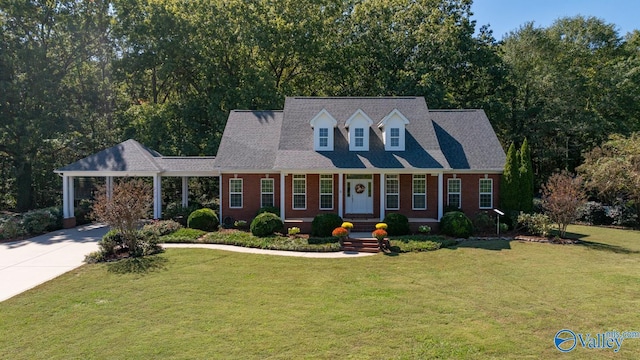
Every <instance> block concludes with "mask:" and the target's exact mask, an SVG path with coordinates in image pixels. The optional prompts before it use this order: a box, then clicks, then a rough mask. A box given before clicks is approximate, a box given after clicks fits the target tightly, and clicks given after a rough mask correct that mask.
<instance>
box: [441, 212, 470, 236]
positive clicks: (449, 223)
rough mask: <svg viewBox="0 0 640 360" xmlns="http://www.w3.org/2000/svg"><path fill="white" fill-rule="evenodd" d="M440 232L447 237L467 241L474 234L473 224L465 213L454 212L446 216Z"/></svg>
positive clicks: (443, 218) (442, 221) (442, 220)
mask: <svg viewBox="0 0 640 360" xmlns="http://www.w3.org/2000/svg"><path fill="white" fill-rule="evenodd" d="M440 232H442V233H443V234H445V235H449V236H453V237H458V238H465V239H466V238H468V237H469V236H471V234H473V224H472V223H471V220H469V218H468V217H467V215H465V214H464V213H462V212H460V211H452V212H448V213H446V214H444V216H443V217H442V219H441V220H440Z"/></svg>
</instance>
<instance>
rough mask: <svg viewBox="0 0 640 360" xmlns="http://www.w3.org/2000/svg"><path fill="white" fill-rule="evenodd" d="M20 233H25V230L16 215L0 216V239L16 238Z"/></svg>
mask: <svg viewBox="0 0 640 360" xmlns="http://www.w3.org/2000/svg"><path fill="white" fill-rule="evenodd" d="M22 235H25V231H24V228H23V227H22V224H21V223H20V219H19V218H18V217H17V216H7V217H1V218H0V240H4V239H16V238H19V237H21V236H22Z"/></svg>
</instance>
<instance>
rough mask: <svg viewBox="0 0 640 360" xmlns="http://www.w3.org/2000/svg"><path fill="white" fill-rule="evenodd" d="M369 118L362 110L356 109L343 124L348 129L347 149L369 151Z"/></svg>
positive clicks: (370, 122) (371, 122)
mask: <svg viewBox="0 0 640 360" xmlns="http://www.w3.org/2000/svg"><path fill="white" fill-rule="evenodd" d="M371 124H373V120H371V119H370V118H369V117H368V116H367V114H365V113H364V111H362V110H360V109H358V111H356V112H355V113H354V114H353V115H351V117H350V118H349V119H347V122H346V123H345V124H344V126H345V127H346V128H347V129H349V150H350V151H369V128H371Z"/></svg>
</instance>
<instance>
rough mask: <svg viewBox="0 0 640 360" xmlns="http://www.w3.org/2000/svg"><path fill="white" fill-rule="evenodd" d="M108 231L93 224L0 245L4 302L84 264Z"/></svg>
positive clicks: (0, 289) (1, 298)
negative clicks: (85, 258)
mask: <svg viewBox="0 0 640 360" xmlns="http://www.w3.org/2000/svg"><path fill="white" fill-rule="evenodd" d="M108 230H109V227H108V226H105V225H102V224H91V225H87V226H80V227H76V228H73V229H66V230H59V231H54V232H50V233H48V234H44V235H40V236H38V237H35V238H31V239H26V240H19V241H14V242H9V243H0V301H4V300H7V299H9V298H10V297H13V296H15V295H18V294H20V293H22V292H24V291H26V290H29V289H31V288H33V287H35V286H38V285H40V284H42V283H44V282H47V281H49V280H51V279H53V278H55V277H57V276H60V275H62V274H64V273H66V272H67V271H70V270H73V269H75V268H77V267H78V266H80V265H82V264H83V262H82V261H83V260H84V256H85V255H87V254H88V253H90V252H92V251H95V250H98V244H97V243H98V240H100V239H101V238H102V236H103V235H104V234H105V233H106V232H107V231H108Z"/></svg>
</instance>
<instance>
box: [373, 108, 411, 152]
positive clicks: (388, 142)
mask: <svg viewBox="0 0 640 360" xmlns="http://www.w3.org/2000/svg"><path fill="white" fill-rule="evenodd" d="M408 124H409V120H407V118H406V117H404V115H402V113H401V112H400V111H398V109H394V110H393V111H392V112H391V113H389V115H387V116H385V117H384V119H382V121H380V123H379V124H378V127H379V128H380V129H382V139H383V141H384V149H385V150H387V151H404V150H405V132H406V129H405V126H406V125H408Z"/></svg>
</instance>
